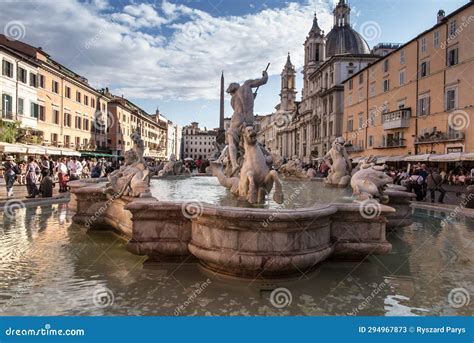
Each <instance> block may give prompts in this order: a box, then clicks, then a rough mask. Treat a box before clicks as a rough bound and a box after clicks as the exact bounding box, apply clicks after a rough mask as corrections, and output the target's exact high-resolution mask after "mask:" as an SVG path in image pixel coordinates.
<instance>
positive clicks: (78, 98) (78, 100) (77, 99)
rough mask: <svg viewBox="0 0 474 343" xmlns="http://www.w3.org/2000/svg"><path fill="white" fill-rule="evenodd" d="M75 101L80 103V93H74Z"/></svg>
mask: <svg viewBox="0 0 474 343" xmlns="http://www.w3.org/2000/svg"><path fill="white" fill-rule="evenodd" d="M76 101H77V102H81V92H78V91H76Z"/></svg>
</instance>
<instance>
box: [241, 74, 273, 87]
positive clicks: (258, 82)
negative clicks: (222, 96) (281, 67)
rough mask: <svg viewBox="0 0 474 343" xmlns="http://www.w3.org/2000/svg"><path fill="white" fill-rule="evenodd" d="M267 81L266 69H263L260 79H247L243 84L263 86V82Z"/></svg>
mask: <svg viewBox="0 0 474 343" xmlns="http://www.w3.org/2000/svg"><path fill="white" fill-rule="evenodd" d="M267 81H268V73H267V72H266V71H263V72H262V78H261V79H255V80H247V81H245V83H244V84H245V85H248V86H250V87H252V88H255V87H260V86H263V85H264V84H266V83H267Z"/></svg>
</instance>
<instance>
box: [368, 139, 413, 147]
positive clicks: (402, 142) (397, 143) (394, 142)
mask: <svg viewBox="0 0 474 343" xmlns="http://www.w3.org/2000/svg"><path fill="white" fill-rule="evenodd" d="M403 147H406V139H403V138H392V139H387V141H386V142H384V143H382V144H381V145H379V146H376V147H375V148H376V149H387V148H403Z"/></svg>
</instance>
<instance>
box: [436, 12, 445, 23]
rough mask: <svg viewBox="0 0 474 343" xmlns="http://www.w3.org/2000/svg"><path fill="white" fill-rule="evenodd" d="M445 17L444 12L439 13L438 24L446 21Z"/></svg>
mask: <svg viewBox="0 0 474 343" xmlns="http://www.w3.org/2000/svg"><path fill="white" fill-rule="evenodd" d="M444 17H445V13H444V11H443V10H439V11H438V16H437V22H438V24H439V23H440V22H441V21H442V20H443V19H444Z"/></svg>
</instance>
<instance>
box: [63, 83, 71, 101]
mask: <svg viewBox="0 0 474 343" xmlns="http://www.w3.org/2000/svg"><path fill="white" fill-rule="evenodd" d="M64 96H65V97H66V98H68V99H71V88H70V87H68V86H66V87H64Z"/></svg>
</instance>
